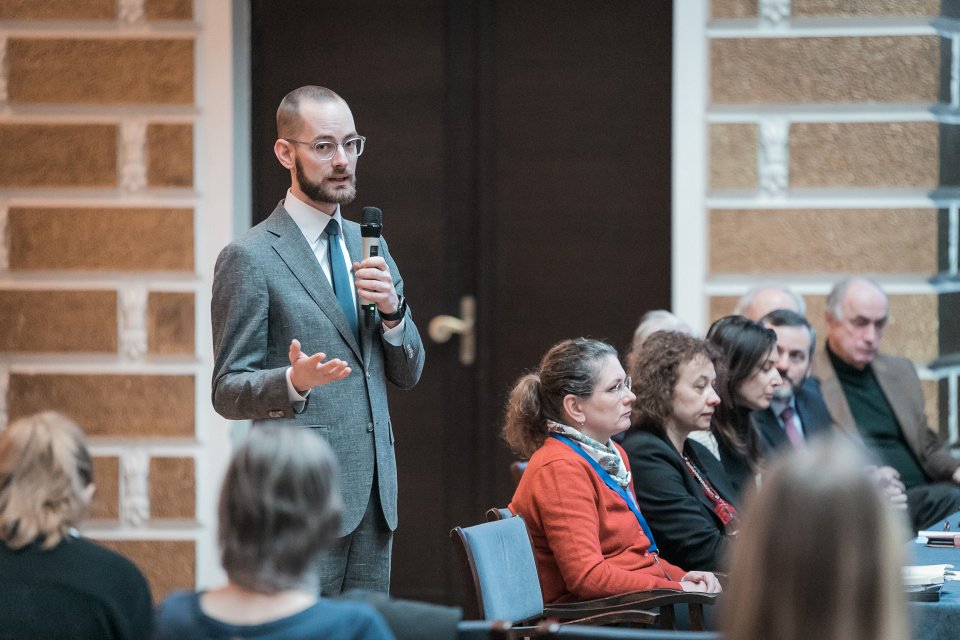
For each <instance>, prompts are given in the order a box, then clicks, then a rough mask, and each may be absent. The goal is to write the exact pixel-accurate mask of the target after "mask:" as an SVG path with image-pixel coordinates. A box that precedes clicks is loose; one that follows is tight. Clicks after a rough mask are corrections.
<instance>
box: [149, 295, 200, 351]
mask: <svg viewBox="0 0 960 640" xmlns="http://www.w3.org/2000/svg"><path fill="white" fill-rule="evenodd" d="M147 345H148V351H149V352H150V353H154V354H158V355H193V353H194V295H193V294H192V293H180V292H166V291H151V292H150V294H149V296H148V298H147Z"/></svg>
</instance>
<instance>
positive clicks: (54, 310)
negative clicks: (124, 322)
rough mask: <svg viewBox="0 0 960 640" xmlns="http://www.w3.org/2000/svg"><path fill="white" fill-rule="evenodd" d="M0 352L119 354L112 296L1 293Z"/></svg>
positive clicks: (107, 293)
mask: <svg viewBox="0 0 960 640" xmlns="http://www.w3.org/2000/svg"><path fill="white" fill-rule="evenodd" d="M0 351H9V352H21V353H43V352H68V353H74V352H95V353H96V352H101V353H102V352H113V353H115V352H116V351H117V293H116V292H115V291H27V290H19V289H11V290H6V291H0Z"/></svg>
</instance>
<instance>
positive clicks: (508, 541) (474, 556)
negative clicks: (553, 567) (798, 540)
mask: <svg viewBox="0 0 960 640" xmlns="http://www.w3.org/2000/svg"><path fill="white" fill-rule="evenodd" d="M491 511H496V510H491ZM488 513H489V512H488ZM507 513H509V512H507ZM498 515H500V514H498ZM488 517H489V516H488ZM450 537H451V539H452V541H453V543H454V549H455V552H456V554H457V557H458V559H459V561H460V563H461V565H462V573H463V576H464V579H465V582H466V586H467V589H466V592H467V593H472V594H473V595H474V596H475V599H474V601H472V602H468V603H467V607H466V614H467V617H479V618H482V619H484V620H508V621H510V622H512V623H513V624H514V629H516V628H517V626H516V625H531V624H536V623H537V622H539V621H542V620H545V619H554V620H558V621H559V622H560V623H561V624H574V623H576V624H593V625H597V624H599V625H602V624H616V623H623V622H625V623H630V624H633V625H640V626H649V625H653V624H656V623H658V622H659V624H660V626H661V627H662V628H667V629H673V628H674V626H675V617H674V613H673V605H674V604H687V605H689V607H690V623H691V626H694V627H695V628H698V629H702V628H703V608H702V607H703V605H704V604H712V603H713V601H714V600H715V599H716V596H715V595H713V594H703V593H686V592H682V591H675V590H672V589H653V590H649V591H638V592H634V593H628V594H623V595H617V596H610V597H607V598H597V599H595V600H585V601H581V602H570V603H564V604H553V605H544V604H543V595H542V592H541V591H540V580H539V577H538V575H537V566H536V562H535V561H534V556H533V544H532V542H531V541H530V535H529V533H528V532H527V527H526V524H525V523H524V521H523V518H521V517H520V516H513V517H506V518H503V519H497V520H493V521H490V522H485V523H482V524H478V525H474V526H472V527H456V528H455V529H453V531H451V532H450ZM651 609H659V613H657V612H655V611H652V610H651ZM525 628H530V627H525Z"/></svg>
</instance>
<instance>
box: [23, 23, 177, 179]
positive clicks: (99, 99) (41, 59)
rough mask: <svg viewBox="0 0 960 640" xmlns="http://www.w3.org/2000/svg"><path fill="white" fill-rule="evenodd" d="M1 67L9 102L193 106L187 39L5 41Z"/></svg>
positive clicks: (73, 158) (44, 39)
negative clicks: (5, 75)
mask: <svg viewBox="0 0 960 640" xmlns="http://www.w3.org/2000/svg"><path fill="white" fill-rule="evenodd" d="M7 65H8V69H9V77H8V84H7V91H8V94H9V100H10V102H11V103H12V104H20V103H43V104H104V103H115V104H174V105H191V104H193V83H194V43H193V41H192V40H186V39H168V40H163V39H150V40H124V39H113V38H111V39H103V40H98V39H92V38H84V39H68V38H62V39H60V38H43V39H41V38H10V40H9V41H8V42H7ZM68 157H70V159H71V160H73V161H74V162H76V157H75V156H73V155H69V156H68Z"/></svg>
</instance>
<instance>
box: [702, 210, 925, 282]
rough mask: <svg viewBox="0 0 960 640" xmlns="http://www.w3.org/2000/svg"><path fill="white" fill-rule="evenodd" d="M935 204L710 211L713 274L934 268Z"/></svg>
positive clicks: (851, 271) (903, 270)
mask: <svg viewBox="0 0 960 640" xmlns="http://www.w3.org/2000/svg"><path fill="white" fill-rule="evenodd" d="M937 219H938V212H937V210H936V209H909V210H907V209H870V210H858V209H842V210H818V209H806V210H803V209H785V210H769V211H764V210H752V209H751V210H715V211H711V212H710V233H709V237H710V273H712V274H720V273H755V274H771V275H772V274H777V273H782V274H788V273H810V274H820V273H917V274H922V275H925V276H926V275H929V274H932V273H936V272H937Z"/></svg>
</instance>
